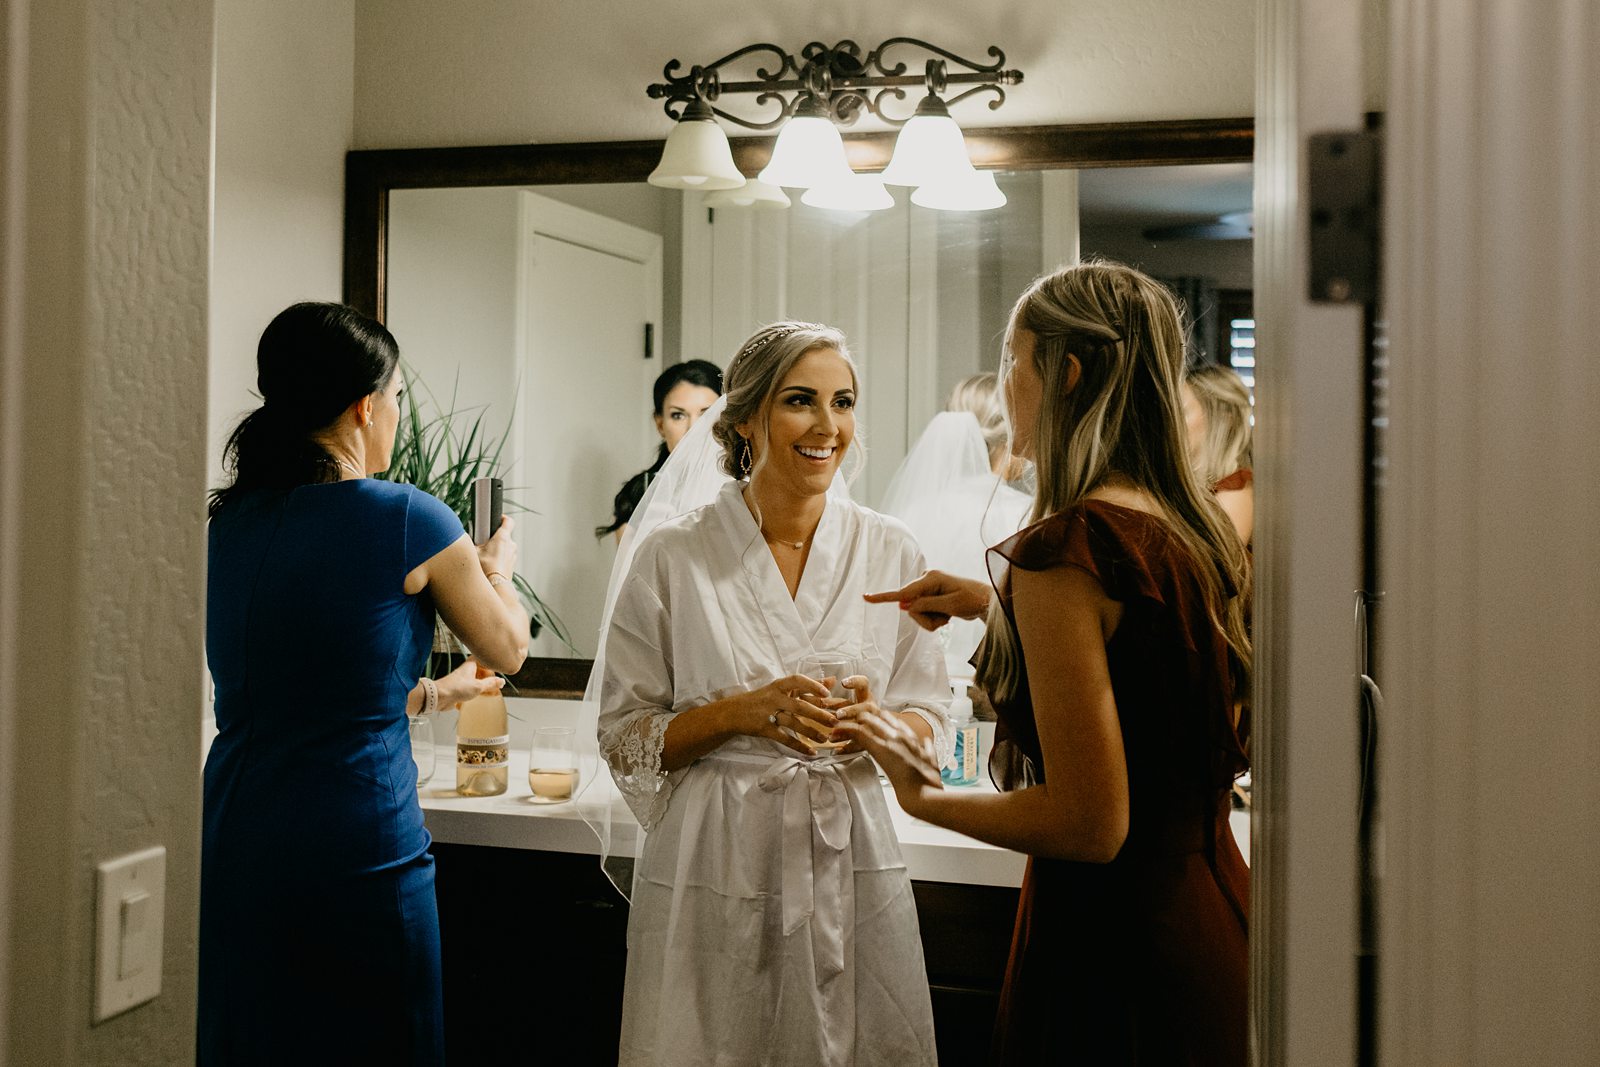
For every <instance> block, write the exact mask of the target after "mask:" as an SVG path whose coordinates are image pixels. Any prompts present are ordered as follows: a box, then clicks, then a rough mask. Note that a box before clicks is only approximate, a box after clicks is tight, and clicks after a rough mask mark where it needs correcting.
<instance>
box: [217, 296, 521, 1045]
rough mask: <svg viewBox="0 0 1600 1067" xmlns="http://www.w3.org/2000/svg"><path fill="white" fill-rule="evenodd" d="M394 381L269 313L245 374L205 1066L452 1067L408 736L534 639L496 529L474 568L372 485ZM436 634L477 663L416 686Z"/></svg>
mask: <svg viewBox="0 0 1600 1067" xmlns="http://www.w3.org/2000/svg"><path fill="white" fill-rule="evenodd" d="M398 360H399V351H398V349H397V348H396V346H395V341H394V338H393V337H392V336H391V335H390V334H389V331H388V330H387V329H385V328H384V327H383V326H382V325H381V324H379V323H377V322H374V321H373V320H371V319H369V318H366V317H365V316H363V315H361V314H360V313H358V312H356V311H354V310H353V309H351V308H347V307H343V306H341V305H338V304H313V303H307V304H296V305H294V306H293V307H290V308H289V309H287V310H286V311H283V312H282V313H280V314H279V315H278V316H277V317H276V318H274V319H273V320H272V322H271V323H270V324H269V325H268V326H267V328H266V330H265V331H264V332H263V333H262V335H261V342H260V346H259V349H258V354H257V364H258V370H259V375H258V378H257V382H258V385H259V388H260V390H261V396H262V405H261V407H260V408H258V409H256V410H255V411H253V412H251V413H250V414H249V415H248V416H246V417H245V419H244V421H243V422H241V423H240V424H239V426H238V428H237V429H235V430H234V431H233V433H232V435H231V436H230V437H229V438H228V444H227V450H226V452H225V457H224V459H225V462H224V465H225V467H226V468H227V469H228V470H229V471H230V473H231V474H232V475H233V478H232V480H231V482H230V484H228V485H227V486H225V487H224V488H221V489H218V490H215V491H214V492H213V493H212V499H211V507H210V520H211V521H210V530H209V548H208V553H207V559H208V561H209V567H208V578H207V592H206V658H207V660H208V661H209V663H210V667H211V674H212V677H213V679H214V681H215V683H216V719H217V728H218V731H219V732H218V734H217V737H216V740H215V741H214V742H213V743H212V745H211V750H210V752H209V753H208V754H207V756H206V764H205V796H204V821H203V828H202V836H201V853H200V872H201V873H200V899H201V904H200V1006H199V1037H198V1042H199V1048H198V1062H199V1063H201V1064H218V1065H221V1064H240V1063H292V1062H297V1061H301V1060H304V1059H306V1058H307V1056H308V1053H307V1050H306V1042H307V1035H308V1034H315V1035H316V1036H315V1038H314V1040H315V1042H316V1049H317V1051H316V1052H315V1053H312V1054H310V1057H311V1058H313V1059H319V1060H326V1061H328V1062H339V1063H411V1064H421V1063H442V1062H443V1061H444V1041H443V1016H442V1006H443V999H442V988H441V979H440V957H439V919H438V912H437V907H436V905H435V902H434V872H433V857H432V856H431V855H429V853H428V843H429V837H428V831H427V829H426V828H425V827H424V826H423V821H422V808H421V807H420V805H419V804H418V802H417V768H416V764H414V763H413V762H412V758H411V744H410V739H409V737H408V736H407V729H406V715H407V712H408V711H412V710H416V711H424V710H429V706H430V705H431V706H432V707H433V708H437V707H438V706H440V705H441V704H454V703H458V702H460V701H461V700H464V699H467V698H469V697H471V696H475V695H477V694H478V693H479V692H485V691H497V690H498V689H499V681H498V679H490V678H488V677H487V673H488V672H487V671H480V669H479V667H478V664H479V663H481V664H482V665H483V666H485V667H487V668H490V669H493V670H498V671H503V672H505V673H508V674H509V673H511V672H513V671H515V670H517V668H518V667H520V666H521V664H522V660H523V656H524V655H525V654H526V652H527V647H528V616H527V614H526V613H524V612H523V610H522V605H521V602H520V600H519V599H518V597H517V594H516V591H515V589H514V588H513V587H512V585H511V582H510V575H511V574H512V573H513V566H514V565H515V563H516V554H517V546H516V544H515V543H514V542H513V541H512V540H511V537H510V531H511V523H510V521H509V520H506V521H505V522H504V523H503V524H502V526H501V528H500V530H499V531H498V532H496V533H495V535H494V536H493V537H491V538H490V539H489V540H488V541H487V542H485V543H484V544H483V545H482V546H480V547H474V546H473V544H472V541H471V539H470V538H469V537H468V536H467V534H466V532H465V531H463V529H462V527H461V520H460V519H458V518H457V517H456V516H455V515H454V514H453V513H452V512H451V511H450V509H449V508H447V507H446V506H445V505H444V504H442V503H440V502H439V501H438V500H436V499H434V498H433V497H431V496H429V495H428V494H426V493H424V492H421V491H420V490H418V489H417V488H415V487H414V486H410V485H402V484H398V483H395V482H389V481H382V480H379V479H376V478H372V477H370V475H372V474H375V473H378V472H380V471H384V470H387V469H388V467H389V463H390V460H391V458H392V456H393V452H394V439H395V430H396V427H397V426H398V424H399V420H400V404H399V399H400V392H401V379H400V375H399V374H397V373H396V372H395V367H396V364H397V362H398ZM435 610H437V611H438V614H439V615H441V616H443V618H444V620H445V622H446V623H448V624H449V626H450V629H451V630H453V631H455V633H456V634H458V635H459V636H460V637H461V639H462V640H463V641H465V642H466V643H467V644H468V645H469V646H470V647H471V648H472V649H473V652H474V654H475V659H476V661H477V662H473V661H469V662H468V663H467V664H465V665H464V666H463V667H462V668H461V669H459V670H457V671H455V672H452V674H450V675H448V676H446V677H445V678H443V679H440V680H439V682H438V683H437V684H435V683H434V682H432V681H431V680H429V681H426V682H425V683H423V684H421V685H416V684H413V683H414V682H415V679H416V675H415V674H408V673H407V668H414V667H416V666H417V665H420V664H421V663H422V662H423V661H424V660H425V658H426V656H427V654H428V650H429V648H431V647H432V642H433V630H434V612H435ZM291 1020H292V1021H293V1024H292V1025H286V1023H288V1022H290V1021H291ZM301 1022H304V1023H305V1025H306V1026H308V1027H309V1028H310V1029H302V1028H301V1026H300V1024H301Z"/></svg>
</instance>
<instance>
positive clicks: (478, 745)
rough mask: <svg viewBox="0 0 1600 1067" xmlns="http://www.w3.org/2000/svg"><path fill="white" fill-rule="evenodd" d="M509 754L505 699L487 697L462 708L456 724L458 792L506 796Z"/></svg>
mask: <svg viewBox="0 0 1600 1067" xmlns="http://www.w3.org/2000/svg"><path fill="white" fill-rule="evenodd" d="M510 751H511V731H510V728H509V723H508V719H507V716H506V698H505V697H503V696H501V695H500V694H499V693H488V694H485V695H484V696H480V697H474V698H472V699H471V700H469V701H467V702H466V703H465V704H463V705H461V716H460V718H458V719H457V720H456V792H458V793H460V794H461V795H462V796H465V797H493V796H499V795H500V794H501V793H504V792H505V791H506V783H507V780H508V775H507V773H506V772H507V768H508V765H509V764H510Z"/></svg>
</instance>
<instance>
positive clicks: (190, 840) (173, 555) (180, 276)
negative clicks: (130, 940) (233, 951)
mask: <svg viewBox="0 0 1600 1067" xmlns="http://www.w3.org/2000/svg"><path fill="white" fill-rule="evenodd" d="M5 14H6V23H7V27H6V30H5V34H6V36H5V38H4V40H5V54H6V67H5V73H6V76H7V95H6V104H7V107H6V111H5V113H4V115H3V122H4V130H5V144H6V148H5V162H6V166H5V169H4V179H3V180H4V192H5V212H4V217H5V219H6V226H5V242H4V249H5V260H4V263H5V269H4V275H3V301H4V309H5V310H4V323H5V325H4V329H3V331H0V380H3V386H4V388H3V395H4V397H5V400H4V404H5V416H6V417H5V419H4V420H3V421H4V424H5V431H4V433H5V436H4V444H5V450H4V463H3V465H0V501H3V503H4V508H3V514H4V515H5V516H6V519H5V520H4V524H3V525H0V534H3V536H0V569H3V572H4V573H3V577H4V583H3V586H0V589H3V592H0V726H3V729H4V737H3V738H0V740H3V742H4V744H3V745H0V783H3V786H0V788H3V790H4V801H3V802H0V852H3V853H4V855H5V865H4V869H3V872H0V891H4V892H5V895H6V899H5V900H4V901H0V916H3V919H4V922H5V923H6V937H5V945H4V952H3V955H0V1004H3V1005H4V1011H5V1013H6V1017H5V1019H4V1020H3V1025H0V1061H4V1062H7V1063H11V1064H17V1065H26V1067H33V1065H35V1064H69V1063H70V1064H116V1065H140V1064H174V1063H184V1062H193V1058H194V1012H195V990H196V949H195V931H196V919H197V914H198V910H199V907H198V906H199V814H200V782H199V777H198V775H197V774H196V766H197V764H198V761H199V728H200V715H199V711H200V709H201V706H202V693H201V684H200V679H201V646H202V639H203V603H204V599H203V597H204V581H205V579H204V573H205V572H204V546H205V527H204V516H203V506H204V504H203V497H202V490H203V488H204V479H205V452H206V448H205V444H206V440H205V439H206V425H205V417H204V414H203V412H204V408H205V403H206V385H205V382H206V318H207V315H206V303H207V293H206V276H207V256H208V251H209V249H208V240H209V230H210V218H209V211H210V178H211V172H210V168H211V114H212V112H211V108H212V60H213V54H212V28H213V27H212V19H213V8H212V0H49V2H40V0H35V2H31V3H30V2H26V0H12V2H11V3H8V4H7V5H6V8H5ZM151 845H165V846H166V848H167V860H166V909H165V916H164V922H165V929H166V936H165V941H164V946H165V951H164V954H163V959H162V984H161V995H160V996H159V997H158V998H156V999H155V1000H154V1001H152V1002H149V1003H147V1004H145V1005H142V1006H140V1007H136V1008H134V1009H132V1010H130V1011H128V1012H126V1013H124V1014H122V1015H119V1016H116V1017H115V1018H113V1019H111V1020H109V1021H107V1022H104V1023H102V1024H100V1025H98V1026H91V1024H90V1005H91V1003H92V986H93V982H92V975H93V966H94V929H95V927H94V867H95V864H96V863H98V862H100V861H103V860H106V859H110V858H113V857H115V856H118V855H121V854H123V853H126V852H129V851H132V850H135V849H142V848H145V847H148V846H151Z"/></svg>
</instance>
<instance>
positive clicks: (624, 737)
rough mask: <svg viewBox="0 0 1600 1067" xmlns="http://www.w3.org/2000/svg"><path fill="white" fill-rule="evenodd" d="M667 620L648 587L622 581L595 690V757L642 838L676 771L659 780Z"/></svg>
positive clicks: (661, 808)
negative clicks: (606, 768)
mask: <svg viewBox="0 0 1600 1067" xmlns="http://www.w3.org/2000/svg"><path fill="white" fill-rule="evenodd" d="M670 629H671V617H670V616H669V614H668V612H667V609H666V608H665V607H664V606H663V605H662V603H661V599H660V597H658V596H657V595H656V591H655V590H654V589H652V588H651V587H650V585H649V583H648V582H646V581H644V580H643V579H642V578H639V577H637V576H635V577H632V578H630V579H629V580H628V582H627V584H626V585H625V586H624V588H623V590H622V593H621V594H620V595H619V596H618V597H617V604H616V608H615V610H614V612H613V614H612V617H611V628H610V630H609V631H608V632H607V634H606V646H605V660H606V661H605V674H604V676H603V677H602V680H601V687H600V722H599V735H600V736H599V739H598V740H599V747H600V756H601V758H602V759H604V760H605V761H606V763H607V764H608V765H609V766H610V768H611V777H612V780H614V781H615V782H616V783H617V789H618V791H619V792H621V793H622V797H623V799H624V800H626V801H627V802H628V808H629V809H630V810H631V811H632V812H633V814H634V817H635V818H636V819H638V820H639V825H640V826H641V827H643V828H644V829H645V830H646V831H649V830H650V829H652V828H654V827H655V825H656V824H657V823H658V822H660V821H661V817H662V816H663V815H665V814H666V811H667V804H668V803H669V802H670V801H671V799H672V790H673V787H674V786H675V785H676V784H677V781H678V779H679V778H680V777H681V776H682V774H683V772H682V771H681V770H679V771H674V772H671V773H663V772H662V770H661V748H662V744H663V741H664V738H665V737H666V733H667V724H668V723H669V722H671V721H672V717H673V715H675V714H676V712H674V711H673V710H672V703H673V684H672V657H671V651H670V648H671V642H670V640H669V637H668V635H669V633H670Z"/></svg>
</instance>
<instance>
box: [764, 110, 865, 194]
mask: <svg viewBox="0 0 1600 1067" xmlns="http://www.w3.org/2000/svg"><path fill="white" fill-rule="evenodd" d="M849 174H850V164H849V162H848V161H847V160H846V159H845V157H844V140H843V138H841V137H840V136H839V128H838V127H837V126H835V125H834V124H833V121H832V120H831V119H826V118H813V117H810V116H808V115H805V114H804V113H798V114H796V115H795V117H794V118H792V119H790V120H789V121H788V122H786V123H784V124H783V129H781V130H779V131H778V143H777V144H776V145H775V146H774V147H773V149H772V161H771V162H769V163H768V164H767V165H766V166H765V167H764V168H762V171H761V173H760V174H759V175H758V177H759V178H760V180H761V181H764V182H766V183H767V184H768V185H787V186H789V187H790V188H791V189H810V188H812V187H814V186H818V185H824V184H827V183H829V182H833V181H841V180H843V179H844V178H846V177H847V176H848V175H849Z"/></svg>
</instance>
